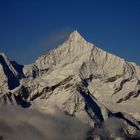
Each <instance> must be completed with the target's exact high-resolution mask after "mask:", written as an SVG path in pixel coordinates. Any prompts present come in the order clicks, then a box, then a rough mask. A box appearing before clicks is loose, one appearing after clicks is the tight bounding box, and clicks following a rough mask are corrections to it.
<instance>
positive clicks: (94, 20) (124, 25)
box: [0, 0, 140, 64]
mask: <svg viewBox="0 0 140 140" xmlns="http://www.w3.org/2000/svg"><path fill="white" fill-rule="evenodd" d="M73 30H78V31H79V32H80V33H81V34H82V35H83V36H84V37H85V39H87V40H88V41H90V42H92V43H94V44H95V45H96V46H97V47H99V48H102V49H104V50H106V51H108V52H111V53H113V54H116V55H118V56H120V57H123V58H125V59H126V60H128V61H133V62H136V63H137V64H140V1H139V0H85V1H84V0H83V1H82V0H81V1H80V0H79V1H78V0H77V1H76V0H75V1H74V0H71V1H69V0H67V1H66V0H65V1H63V0H56V1H54V0H51V1H49V0H0V52H4V53H5V54H6V55H7V56H8V57H9V58H10V59H12V60H16V61H17V62H19V63H22V64H29V63H32V62H33V61H35V59H36V58H37V57H38V56H40V55H41V54H44V53H46V52H47V51H48V50H50V49H52V48H54V47H55V46H56V45H57V44H58V43H60V42H62V40H64V38H65V37H66V36H67V35H68V34H69V33H70V32H71V31H73ZM53 39H54V40H53Z"/></svg>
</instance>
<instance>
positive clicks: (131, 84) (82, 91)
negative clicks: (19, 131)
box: [0, 31, 140, 139]
mask: <svg viewBox="0 0 140 140" xmlns="http://www.w3.org/2000/svg"><path fill="white" fill-rule="evenodd" d="M0 83H1V93H0V103H1V104H2V105H7V104H14V105H19V106H22V107H23V108H32V107H33V108H36V109H37V110H39V111H41V112H46V113H48V114H51V115H52V114H55V112H56V110H57V109H59V110H61V111H62V112H64V113H65V114H67V115H69V116H71V117H75V118H76V119H78V120H80V121H81V122H83V123H86V124H88V125H89V126H90V127H91V128H93V129H94V130H95V129H96V131H101V130H100V129H99V128H100V126H101V125H102V124H103V126H104V127H105V125H106V124H107V123H108V120H110V118H115V119H117V121H116V123H119V121H121V124H122V123H123V124H124V125H125V126H126V127H125V130H122V131H123V132H122V133H121V134H123V136H118V135H117V136H114V135H113V136H110V137H112V138H114V139H115V138H116V139H117V137H119V138H121V137H122V138H124V139H127V138H132V137H133V136H134V135H135V134H136V133H139V130H140V109H139V107H140V67H139V66H137V65H136V64H135V63H130V62H127V61H125V60H124V59H121V58H119V57H117V56H115V55H112V54H110V53H107V52H105V51H103V50H102V49H99V48H97V47H96V46H95V45H93V44H92V43H89V42H87V41H86V40H85V39H84V38H83V37H82V36H81V35H80V34H79V33H78V32H77V31H74V32H72V33H71V34H70V36H69V37H68V39H67V40H66V41H65V42H64V43H63V44H62V45H60V46H58V47H57V48H55V49H53V50H52V51H50V52H49V53H47V54H45V55H42V56H41V57H39V58H38V59H37V60H36V61H35V63H33V64H31V65H25V66H22V65H19V64H17V63H16V62H12V61H10V60H9V59H8V58H7V57H6V56H5V55H4V54H0ZM111 121H112V120H111ZM114 122H115V121H114ZM123 128H124V127H123ZM98 129H99V130H98ZM96 131H92V133H90V138H91V137H92V139H99V138H100V139H103V138H102V137H103V136H101V134H100V133H99V135H97V134H98V133H97V134H95V133H94V132H96ZM108 133H110V131H109V132H108ZM121 134H120V135H121Z"/></svg>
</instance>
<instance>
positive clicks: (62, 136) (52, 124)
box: [0, 107, 89, 140]
mask: <svg viewBox="0 0 140 140" xmlns="http://www.w3.org/2000/svg"><path fill="white" fill-rule="evenodd" d="M0 114H1V115H0V136H3V137H4V140H79V139H80V140H84V139H86V135H87V130H89V128H88V126H87V125H86V124H84V123H82V122H81V121H79V120H78V119H76V118H74V117H70V116H68V115H65V114H64V113H62V112H60V111H59V114H56V115H49V114H43V113H41V112H38V111H37V110H35V109H26V110H25V109H23V108H19V107H1V108H0Z"/></svg>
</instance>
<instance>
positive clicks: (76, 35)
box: [69, 30, 84, 41]
mask: <svg viewBox="0 0 140 140" xmlns="http://www.w3.org/2000/svg"><path fill="white" fill-rule="evenodd" d="M69 39H70V40H73V41H77V40H79V39H84V38H83V37H82V36H81V34H80V33H79V32H78V31H77V30H75V31H73V32H72V33H71V34H70V35H69Z"/></svg>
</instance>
